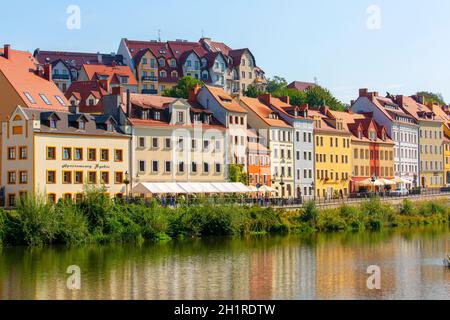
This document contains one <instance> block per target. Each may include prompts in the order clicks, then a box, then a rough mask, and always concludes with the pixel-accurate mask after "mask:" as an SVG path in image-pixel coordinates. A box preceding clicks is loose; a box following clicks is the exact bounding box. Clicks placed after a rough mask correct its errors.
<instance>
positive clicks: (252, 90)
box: [244, 84, 266, 98]
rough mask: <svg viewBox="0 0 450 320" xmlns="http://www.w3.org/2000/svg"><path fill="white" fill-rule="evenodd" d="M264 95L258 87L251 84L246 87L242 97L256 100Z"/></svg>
mask: <svg viewBox="0 0 450 320" xmlns="http://www.w3.org/2000/svg"><path fill="white" fill-rule="evenodd" d="M264 93H266V92H265V91H263V90H261V89H260V88H259V87H258V86H256V85H254V84H252V85H249V86H248V88H247V90H246V91H245V92H244V95H245V96H246V97H250V98H258V97H259V96H260V95H262V94H264Z"/></svg>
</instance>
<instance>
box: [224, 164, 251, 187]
mask: <svg viewBox="0 0 450 320" xmlns="http://www.w3.org/2000/svg"><path fill="white" fill-rule="evenodd" d="M228 179H229V180H230V182H241V183H243V184H248V177H247V174H246V173H245V172H244V166H243V165H239V164H230V165H229V166H228Z"/></svg>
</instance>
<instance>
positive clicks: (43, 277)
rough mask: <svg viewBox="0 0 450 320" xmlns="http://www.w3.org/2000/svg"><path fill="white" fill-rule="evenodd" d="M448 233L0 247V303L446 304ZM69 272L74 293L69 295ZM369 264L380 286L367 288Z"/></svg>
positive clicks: (448, 292)
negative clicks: (76, 278)
mask: <svg viewBox="0 0 450 320" xmlns="http://www.w3.org/2000/svg"><path fill="white" fill-rule="evenodd" d="M446 243H448V244H449V246H450V229H449V228H448V227H432V228H431V227H427V228H425V227H424V228H419V229H414V230H386V231H382V232H364V233H342V234H318V235H308V236H293V235H290V236H284V237H282V236H276V237H274V236H261V237H250V238H245V239H234V238H214V239H203V240H189V241H186V240H184V241H172V242H168V243H158V244H153V243H152V244H144V245H141V246H139V245H108V246H87V247H79V248H67V247H50V248H42V249H28V248H21V247H14V248H3V249H0V299H12V300H15V299H33V300H42V299H45V300H47V299H127V300H128V299H149V300H155V299H169V300H172V299H221V300H232V299H233V300H235V299H276V300H278V299H296V300H298V299H302V300H303V299H307V300H308V299H445V300H450V269H445V268H444V267H443V257H444V256H445V254H446V251H447V250H449V248H447V247H446ZM69 266H78V267H79V270H80V271H81V273H80V275H81V277H80V289H79V290H69V289H68V288H67V279H68V277H70V274H67V273H66V271H67V268H68V267H69ZM369 266H378V267H379V268H380V271H381V273H380V275H381V283H380V284H381V289H379V290H378V289H374V290H369V289H368V287H367V278H368V277H370V274H367V269H368V267H369Z"/></svg>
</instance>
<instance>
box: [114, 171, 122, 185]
mask: <svg viewBox="0 0 450 320" xmlns="http://www.w3.org/2000/svg"><path fill="white" fill-rule="evenodd" d="M114 182H115V183H116V184H122V183H123V172H115V173H114Z"/></svg>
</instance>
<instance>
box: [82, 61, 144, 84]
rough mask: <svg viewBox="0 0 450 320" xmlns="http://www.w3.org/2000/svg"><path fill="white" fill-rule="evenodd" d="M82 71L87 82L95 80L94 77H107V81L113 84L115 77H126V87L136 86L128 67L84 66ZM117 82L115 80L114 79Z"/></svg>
mask: <svg viewBox="0 0 450 320" xmlns="http://www.w3.org/2000/svg"><path fill="white" fill-rule="evenodd" d="M83 69H84V71H85V72H86V75H87V77H88V78H89V80H95V79H96V75H104V76H108V77H109V78H108V81H109V82H111V83H114V77H115V76H124V77H128V85H137V80H136V77H135V76H134V74H133V72H132V71H131V69H130V68H129V67H128V66H104V65H92V64H85V65H83ZM116 81H117V79H116Z"/></svg>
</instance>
